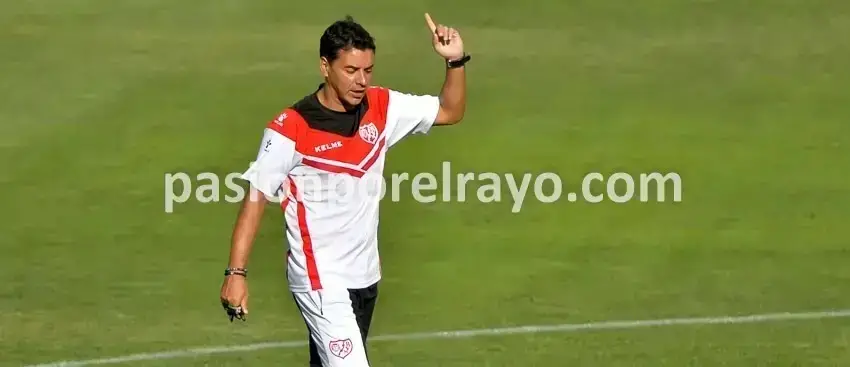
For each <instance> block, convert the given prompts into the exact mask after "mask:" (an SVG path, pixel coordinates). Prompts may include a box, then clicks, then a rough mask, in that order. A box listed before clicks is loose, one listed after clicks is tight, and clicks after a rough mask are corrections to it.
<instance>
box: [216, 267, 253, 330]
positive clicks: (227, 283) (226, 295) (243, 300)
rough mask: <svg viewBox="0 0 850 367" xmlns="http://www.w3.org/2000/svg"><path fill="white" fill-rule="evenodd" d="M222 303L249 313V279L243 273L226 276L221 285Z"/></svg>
mask: <svg viewBox="0 0 850 367" xmlns="http://www.w3.org/2000/svg"><path fill="white" fill-rule="evenodd" d="M221 303H222V304H223V305H225V306H230V307H234V308H236V307H238V308H241V310H242V312H243V313H244V314H245V315H247V314H248V280H247V279H245V277H244V276H241V275H228V276H226V277H225V278H224V283H223V284H222V285H221ZM231 321H232V320H231Z"/></svg>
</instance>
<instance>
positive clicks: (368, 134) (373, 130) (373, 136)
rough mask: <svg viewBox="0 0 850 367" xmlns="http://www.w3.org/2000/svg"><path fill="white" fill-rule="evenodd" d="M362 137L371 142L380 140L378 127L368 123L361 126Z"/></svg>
mask: <svg viewBox="0 0 850 367" xmlns="http://www.w3.org/2000/svg"><path fill="white" fill-rule="evenodd" d="M360 138H361V139H363V140H364V141H365V142H367V143H369V144H375V143H377V142H378V128H377V127H375V124H373V123H371V122H370V123H368V124H366V125H363V126H361V127H360Z"/></svg>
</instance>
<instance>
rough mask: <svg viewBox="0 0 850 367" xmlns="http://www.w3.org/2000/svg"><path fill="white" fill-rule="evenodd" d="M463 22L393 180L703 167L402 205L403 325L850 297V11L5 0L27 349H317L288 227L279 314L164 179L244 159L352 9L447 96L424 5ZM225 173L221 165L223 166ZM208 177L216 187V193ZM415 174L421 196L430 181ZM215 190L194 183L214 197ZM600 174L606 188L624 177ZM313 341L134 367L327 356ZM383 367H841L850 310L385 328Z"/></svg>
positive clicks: (3, 359) (12, 259)
mask: <svg viewBox="0 0 850 367" xmlns="http://www.w3.org/2000/svg"><path fill="white" fill-rule="evenodd" d="M426 11H428V12H431V14H432V15H433V16H434V17H435V19H436V20H437V21H439V22H442V23H446V24H449V25H452V26H455V27H457V28H458V29H459V30H460V31H461V34H462V35H463V36H464V41H465V44H466V45H467V50H468V51H469V52H470V53H472V54H473V60H472V62H471V63H470V66H469V69H468V70H469V77H468V82H469V109H468V112H467V117H466V119H465V121H464V122H463V123H462V124H461V125H459V126H456V127H452V128H440V129H437V130H435V131H433V132H432V133H431V134H430V135H429V136H425V137H416V138H409V139H406V140H405V141H404V142H403V143H402V144H400V145H399V146H398V147H397V148H396V149H395V150H393V151H392V153H391V154H390V156H389V157H390V158H389V163H388V167H387V174H388V175H389V174H391V173H396V172H402V171H404V172H411V175H413V174H415V173H417V172H433V173H435V174H439V172H440V167H441V166H440V165H441V163H442V162H444V161H450V162H451V163H452V168H453V170H455V172H496V173H500V174H504V173H514V174H520V173H526V172H527V173H542V172H555V173H558V174H559V175H561V177H562V178H563V179H564V195H566V193H567V192H577V190H578V188H579V185H580V181H581V179H582V177H583V176H584V175H585V174H586V173H588V172H600V173H603V174H605V175H609V174H612V173H614V172H620V171H622V172H628V173H631V174H634V175H637V174H640V173H644V172H677V173H678V174H680V176H681V177H682V182H683V197H682V199H683V200H682V202H679V203H674V202H671V201H670V199H669V194H668V199H667V202H662V203H658V202H649V203H641V202H638V201H633V202H629V203H624V204H617V203H613V202H611V201H605V202H603V203H599V204H591V203H587V202H581V201H579V202H576V203H570V202H567V201H566V200H564V199H562V200H560V201H558V202H556V203H551V204H544V203H539V202H535V201H534V200H530V199H529V200H526V202H525V204H524V205H523V207H522V210H521V211H520V212H519V213H512V212H511V206H512V205H513V204H512V202H511V200H509V198H510V195H509V194H508V191H507V190H508V189H507V187H505V186H503V189H504V192H505V195H503V199H504V200H503V201H501V202H499V203H487V204H485V203H476V202H474V201H472V200H471V199H470V198H474V193H475V191H474V185H472V186H471V187H470V188H469V189H468V191H467V192H468V194H467V198H468V200H467V202H465V203H457V202H454V203H453V202H441V201H439V200H438V201H437V202H435V203H431V204H420V203H417V202H416V201H415V200H413V198H412V196H411V195H410V194H409V193H408V194H407V195H405V196H403V197H402V200H401V201H400V202H389V201H386V202H385V203H384V204H383V207H382V221H381V235H382V237H381V241H382V242H381V251H382V258H383V264H384V281H383V284H382V289H381V298H380V300H379V303H378V310H377V314H376V318H375V321H374V325H373V329H372V330H373V331H372V333H373V334H374V335H386V334H404V333H413V332H431V331H441V330H457V329H478V328H495V327H507V326H515V325H529V324H539V325H546V324H563V323H584V322H596V321H605V320H633V319H659V318H674V317H700V316H721V315H747V314H759V313H773V312H808V311H821V310H843V309H848V308H850V226H848V224H847V220H848V219H850V215H849V214H850V185H848V182H850V68H848V65H850V37H847V35H850V2H846V1H841V0H749V1H742V0H714V1H710V0H702V1H697V0H636V1H631V2H629V1H615V0H595V1H590V0H565V1H551V2H542V1H540V2H527V3H524V2H520V3H517V2H513V1H511V2H508V1H502V0H492V1H483V0H475V1H473V0H459V1H458V2H457V3H454V2H451V1H447V0H442V1H406V2H394V1H389V0H380V1H368V2H367V1H363V2H342V1H323V2H307V3H297V4H296V3H288V2H283V1H272V0H253V1H233V0H230V1H165V0H146V1H138V0H127V1H121V2H118V1H106V0H68V1H51V2H48V1H36V0H31V1H11V0H9V1H4V2H3V10H2V11H0V50H2V51H0V53H2V56H0V71H1V72H2V76H0V164H2V167H3V170H2V173H0V188H2V190H0V195H2V196H0V202H2V203H3V208H4V209H5V210H3V211H2V214H0V216H2V217H0V223H2V228H0V245H2V255H0V256H2V266H0V281H2V282H0V310H2V312H0V365H3V366H6V365H9V366H20V365H27V364H37V363H49V362H55V361H59V360H86V359H93V358H103V357H113V356H122V355H127V354H133V353H151V352H160V351H170V350H175V349H184V348H191V347H198V346H219V345H237V344H250V343H259V342H267V341H292V340H295V341H298V340H305V338H306V334H305V330H304V324H303V322H302V320H301V319H300V316H299V315H298V313H297V311H296V309H295V307H294V304H293V302H292V298H291V295H290V294H289V293H288V291H287V288H286V283H285V276H284V274H285V273H284V272H285V268H284V256H285V249H286V247H285V242H284V239H283V237H282V235H283V233H282V228H281V215H280V212H279V211H278V210H274V208H272V210H269V211H268V212H267V213H269V214H268V215H267V216H266V218H265V222H264V225H263V228H262V230H261V235H260V236H259V238H258V242H257V243H256V245H255V250H254V253H253V255H252V258H251V260H252V262H251V266H250V267H251V271H252V274H251V278H250V286H251V295H252V296H251V301H252V302H251V305H252V307H251V318H250V319H249V320H248V322H246V323H238V324H236V323H234V324H231V323H229V322H227V321H226V318H225V316H224V314H223V312H222V310H221V306H220V305H219V303H218V302H219V301H218V295H219V288H220V285H221V280H222V276H221V273H222V271H223V268H224V267H225V266H226V262H227V255H228V249H229V245H230V243H229V240H230V233H231V230H232V226H233V223H234V219H235V217H236V212H237V210H238V206H237V205H236V204H230V203H226V202H219V203H207V204H202V203H198V202H195V201H190V202H187V203H184V204H177V205H176V207H175V211H174V212H173V213H171V214H167V213H165V212H164V204H163V203H164V186H163V182H164V175H165V174H166V173H175V172H186V173H188V174H190V175H197V174H199V173H202V172H214V173H217V174H219V175H222V176H223V175H225V174H227V173H230V172H241V171H242V170H244V169H245V168H247V166H248V163H249V162H250V161H251V160H252V159H253V158H254V154H255V153H256V151H257V144H259V139H260V136H261V134H262V128H263V126H264V124H265V122H266V121H267V120H268V119H269V118H271V117H273V116H274V115H275V114H276V113H277V112H278V111H280V110H281V109H282V108H283V107H286V106H287V105H288V104H289V103H291V102H293V101H295V100H297V99H299V98H300V97H301V96H303V95H304V94H306V93H309V92H310V91H312V90H313V88H315V87H316V85H317V84H318V83H319V82H320V79H319V76H318V61H317V57H318V56H317V54H318V50H317V49H318V41H319V36H320V34H321V32H322V30H323V29H324V28H325V27H326V26H327V25H328V24H330V23H331V22H333V21H334V20H336V19H339V18H341V17H343V16H344V15H345V14H352V15H353V16H355V17H356V18H357V19H358V20H359V21H361V22H362V23H363V24H364V25H365V26H366V27H367V29H369V30H370V31H371V32H372V33H373V35H374V36H375V37H376V39H377V42H378V53H377V54H378V56H377V60H376V61H377V63H378V64H377V67H376V70H375V72H376V76H375V82H376V83H377V84H380V85H384V86H389V87H392V88H395V89H399V90H403V91H408V92H413V93H437V92H438V91H439V88H440V86H441V83H442V77H443V67H442V64H441V62H440V59H439V57H438V56H436V55H435V54H434V53H433V50H432V49H431V48H430V44H429V38H428V34H427V29H426V27H425V22H424V20H423V17H422V14H423V13H424V12H426ZM202 183H208V182H202ZM193 184H194V185H197V184H198V182H197V181H195V182H193ZM406 187H408V188H409V186H406ZM193 188H194V187H193ZM600 188H601V186H600V185H598V186H596V190H601V189H600ZM306 358H307V351H306V348H283V349H266V350H260V351H245V352H235V353H229V354H215V355H202V356H198V357H197V358H175V359H161V360H155V361H139V362H135V363H128V364H127V365H133V366H190V365H191V366H195V365H197V366H246V365H248V366H306ZM371 358H372V360H373V364H374V365H375V366H403V367H408V366H576V365H582V366H635V365H640V366H748V367H749V366H762V365H763V366H768V365H769V366H814V365H818V366H842V365H850V319H843V318H834V319H823V320H798V321H776V322H770V323H760V324H741V325H690V326H686V325H682V326H669V327H659V328H642V329H627V330H589V331H581V332H571V333H546V334H525V335H510V336H507V335H501V336H500V335H493V336H480V337H474V338H466V339H457V340H454V339H427V340H402V341H381V342H374V343H373V344H372V345H371Z"/></svg>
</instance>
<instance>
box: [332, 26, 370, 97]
mask: <svg viewBox="0 0 850 367" xmlns="http://www.w3.org/2000/svg"><path fill="white" fill-rule="evenodd" d="M319 56H320V57H321V58H320V62H321V64H320V68H321V72H322V76H324V78H325V83H326V86H327V87H330V88H331V89H332V90H333V91H334V92H335V93H336V95H337V97H338V98H339V100H340V102H342V103H343V104H344V105H347V107H349V106H354V105H357V104H359V103H360V102H361V101H362V100H363V97H365V96H366V88H367V87H368V86H369V84H370V83H371V81H372V66H373V63H374V59H375V40H374V39H373V38H372V36H371V35H370V34H369V32H367V31H366V29H364V28H363V26H361V25H360V24H358V23H357V22H355V21H354V19H353V18H351V17H350V16H348V17H346V18H345V19H344V20H340V21H337V22H335V23H334V24H331V26H330V27H328V28H327V29H326V30H325V33H324V34H323V35H322V38H321V41H320V43H319Z"/></svg>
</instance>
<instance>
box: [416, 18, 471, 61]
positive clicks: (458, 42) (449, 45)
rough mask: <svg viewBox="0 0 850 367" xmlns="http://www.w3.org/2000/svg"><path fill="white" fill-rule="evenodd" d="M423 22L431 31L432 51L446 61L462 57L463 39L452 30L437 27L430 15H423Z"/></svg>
mask: <svg viewBox="0 0 850 367" xmlns="http://www.w3.org/2000/svg"><path fill="white" fill-rule="evenodd" d="M425 22H426V23H428V28H429V29H430V30H431V38H432V42H433V43H434V51H437V54H439V55H440V56H442V57H443V58H444V59H446V60H457V59H460V58H461V57H463V39H461V38H460V33H458V31H457V30H456V29H454V28H451V27H446V26H444V25H442V24H440V25H437V24H435V23H434V20H432V19H431V15H429V14H428V13H425Z"/></svg>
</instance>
